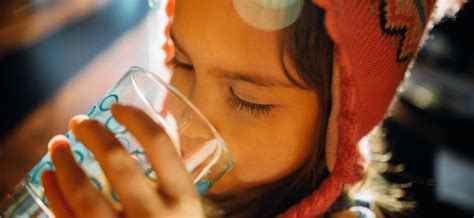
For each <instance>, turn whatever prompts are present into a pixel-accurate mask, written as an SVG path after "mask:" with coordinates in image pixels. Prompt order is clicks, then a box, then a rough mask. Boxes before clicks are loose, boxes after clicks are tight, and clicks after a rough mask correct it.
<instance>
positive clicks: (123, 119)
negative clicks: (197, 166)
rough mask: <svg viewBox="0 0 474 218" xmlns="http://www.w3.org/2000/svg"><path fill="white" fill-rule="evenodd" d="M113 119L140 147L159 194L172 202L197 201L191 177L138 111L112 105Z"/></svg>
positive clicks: (161, 135)
mask: <svg viewBox="0 0 474 218" xmlns="http://www.w3.org/2000/svg"><path fill="white" fill-rule="evenodd" d="M112 114H113V116H114V117H115V119H116V120H117V121H118V122H119V123H121V124H122V125H124V126H125V127H127V129H128V130H129V131H130V132H131V133H132V134H133V135H134V136H135V137H136V138H137V140H138V141H139V142H140V144H141V145H142V146H143V147H144V149H145V152H146V153H147V157H148V159H149V160H150V162H151V164H152V166H153V168H154V169H155V172H156V173H157V175H158V178H159V181H160V192H162V193H163V194H165V195H167V196H168V197H172V198H180V197H186V196H191V197H197V192H196V190H195V189H194V186H193V185H192V181H191V177H190V175H189V174H188V172H186V170H185V167H184V165H183V162H182V160H181V158H180V157H179V156H178V153H177V151H176V149H175V147H174V146H173V144H172V143H171V142H170V140H169V138H168V136H167V135H166V134H165V132H164V131H163V129H162V128H161V127H160V126H159V125H158V124H157V123H156V122H155V121H154V120H153V119H151V118H150V117H149V116H148V115H147V114H146V113H145V112H143V111H142V110H139V109H136V108H134V107H130V106H123V105H119V104H114V105H112Z"/></svg>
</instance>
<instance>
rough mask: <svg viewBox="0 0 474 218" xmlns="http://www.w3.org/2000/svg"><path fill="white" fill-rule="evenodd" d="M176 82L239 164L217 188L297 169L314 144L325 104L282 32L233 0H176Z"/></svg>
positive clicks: (218, 190) (270, 178)
mask: <svg viewBox="0 0 474 218" xmlns="http://www.w3.org/2000/svg"><path fill="white" fill-rule="evenodd" d="M172 32H173V38H174V41H175V44H176V47H177V48H176V57H175V60H173V65H174V76H173V78H172V83H173V84H174V85H175V86H176V87H177V88H178V89H180V90H181V91H182V92H183V93H184V94H186V95H187V96H188V97H189V98H190V99H191V101H192V102H193V103H194V104H196V106H197V107H198V108H199V109H200V110H201V111H202V112H203V114H204V115H205V116H206V117H207V118H208V119H209V121H211V123H212V124H213V125H214V126H215V127H216V128H217V130H218V131H219V132H220V133H221V135H222V137H223V138H224V140H225V141H226V142H227V144H228V147H229V150H230V152H231V154H232V157H233V159H234V164H235V166H234V169H233V170H232V171H230V172H229V173H227V174H226V175H225V176H224V177H223V178H222V179H221V180H220V181H219V182H218V183H217V184H216V185H214V187H213V188H212V189H211V190H210V191H209V192H210V193H213V194H219V193H231V192H238V191H241V190H244V189H246V188H249V187H254V186H257V185H261V184H266V183H270V182H273V181H276V180H278V179H281V178H282V177H284V176H286V175H288V174H290V173H291V172H293V171H294V170H296V169H297V168H298V167H299V166H301V165H302V164H303V162H304V161H305V160H307V158H308V157H309V155H310V154H311V152H313V151H314V144H315V143H314V141H315V139H316V138H317V137H318V136H317V132H319V131H318V129H319V123H320V117H321V109H320V107H319V98H318V96H317V94H316V93H315V92H314V91H310V90H303V89H300V88H298V87H296V86H294V85H293V84H292V83H290V81H289V80H288V79H287V77H286V76H285V74H284V70H285V69H286V70H287V71H288V72H289V74H290V75H292V76H293V77H294V78H298V77H297V76H296V75H297V73H296V69H295V67H294V66H293V64H292V63H291V61H290V57H289V56H288V54H287V53H286V52H282V51H283V49H282V48H283V45H282V44H281V42H280V40H279V34H281V33H280V32H278V31H272V32H270V31H260V30H257V29H254V28H253V27H251V26H249V25H247V24H245V23H244V22H243V21H242V20H241V19H240V17H239V15H238V14H237V13H236V12H235V10H234V8H233V5H232V1H222V0H209V1H204V2H203V1H202V0H186V1H176V10H175V17H174V22H173V26H172Z"/></svg>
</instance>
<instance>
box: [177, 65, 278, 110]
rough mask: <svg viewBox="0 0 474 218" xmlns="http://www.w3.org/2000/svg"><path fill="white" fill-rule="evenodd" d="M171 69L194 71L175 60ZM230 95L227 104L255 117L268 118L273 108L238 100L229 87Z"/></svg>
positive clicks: (192, 67)
mask: <svg viewBox="0 0 474 218" xmlns="http://www.w3.org/2000/svg"><path fill="white" fill-rule="evenodd" d="M170 64H171V65H172V66H173V67H176V68H179V69H182V70H185V71H194V66H193V65H191V64H185V63H182V62H180V61H178V60H177V59H176V58H173V59H172V60H171V62H170ZM229 93H230V95H229V96H228V97H227V101H228V102H229V104H230V105H231V106H232V107H234V108H235V109H238V110H240V111H245V112H248V113H250V114H252V115H254V116H255V117H257V118H258V117H261V116H268V115H269V114H270V112H271V110H272V108H273V105H270V104H255V103H252V102H248V101H245V100H242V99H241V98H239V97H238V96H237V95H236V94H235V93H234V90H233V89H232V87H229Z"/></svg>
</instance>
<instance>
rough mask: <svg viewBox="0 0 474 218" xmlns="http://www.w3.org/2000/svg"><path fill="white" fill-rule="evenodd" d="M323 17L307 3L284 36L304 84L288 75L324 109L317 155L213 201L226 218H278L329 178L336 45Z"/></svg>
mask: <svg viewBox="0 0 474 218" xmlns="http://www.w3.org/2000/svg"><path fill="white" fill-rule="evenodd" d="M323 16H324V11H323V10H322V9H321V8H319V7H317V6H316V5H314V4H305V5H304V7H303V9H302V13H301V16H300V17H299V18H298V20H297V21H296V22H295V23H294V24H292V25H291V26H289V27H288V28H286V29H284V30H283V31H282V34H281V41H282V45H283V46H282V50H283V49H286V51H287V52H289V54H290V55H291V57H292V61H293V63H294V64H295V66H296V69H297V71H298V77H299V79H301V80H302V81H303V83H304V84H298V83H297V82H296V81H297V80H296V79H295V78H292V77H291V76H290V75H289V73H288V72H286V73H285V74H286V76H287V77H288V79H289V80H290V81H292V82H293V83H295V85H297V86H300V87H303V88H305V89H311V90H314V91H315V92H316V93H317V94H318V96H319V100H320V101H319V102H320V104H321V106H322V107H321V109H322V119H321V123H320V128H319V132H315V133H314V139H313V141H314V147H313V148H314V150H313V151H312V152H313V155H310V158H309V159H308V160H306V162H305V163H304V164H303V165H302V166H301V167H300V168H298V169H297V170H296V171H294V172H293V173H291V174H290V175H288V176H286V177H285V178H283V179H281V180H279V181H276V182H274V183H271V184H265V185H262V186H260V187H255V188H252V189H251V190H248V191H245V192H243V193H239V194H238V195H232V196H224V197H222V196H221V197H218V198H217V197H212V198H210V200H211V201H212V202H216V203H215V204H216V205H217V207H219V208H222V209H223V210H224V211H225V216H226V217H228V216H244V217H275V216H276V215H278V214H279V213H282V212H284V211H285V210H286V209H287V208H289V207H290V206H291V205H293V204H295V203H298V202H299V201H300V200H301V199H302V198H304V197H305V196H307V195H309V194H311V193H312V192H313V191H314V190H316V189H317V188H318V187H319V185H320V184H321V182H322V181H323V180H324V179H325V178H326V177H327V176H328V171H327V169H326V162H325V152H324V147H325V146H324V144H325V139H326V138H325V136H326V126H327V123H328V117H329V111H330V107H331V104H330V84H331V74H332V59H333V43H332V41H331V40H330V38H329V36H328V34H327V33H326V30H325V28H324V24H323ZM281 54H283V51H282V52H281ZM208 203H209V202H208ZM211 215H212V214H211Z"/></svg>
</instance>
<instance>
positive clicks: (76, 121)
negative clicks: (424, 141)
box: [69, 114, 89, 129]
mask: <svg viewBox="0 0 474 218" xmlns="http://www.w3.org/2000/svg"><path fill="white" fill-rule="evenodd" d="M87 119H89V117H88V116H87V115H84V114H79V115H76V116H74V117H73V118H71V120H70V121H69V129H74V128H76V127H77V125H79V124H80V123H81V122H82V121H84V120H87Z"/></svg>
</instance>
